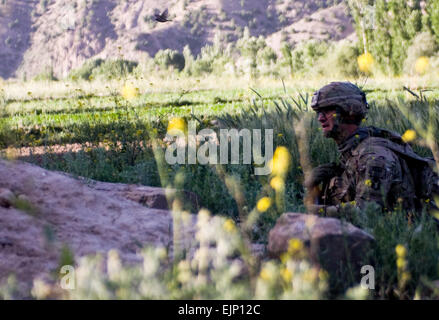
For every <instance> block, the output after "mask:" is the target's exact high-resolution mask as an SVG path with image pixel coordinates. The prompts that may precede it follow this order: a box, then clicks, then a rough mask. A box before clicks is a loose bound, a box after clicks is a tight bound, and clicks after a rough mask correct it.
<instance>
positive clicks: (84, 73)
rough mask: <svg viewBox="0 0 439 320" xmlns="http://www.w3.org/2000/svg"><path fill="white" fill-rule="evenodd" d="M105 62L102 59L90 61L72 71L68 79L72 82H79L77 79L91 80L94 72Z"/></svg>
mask: <svg viewBox="0 0 439 320" xmlns="http://www.w3.org/2000/svg"><path fill="white" fill-rule="evenodd" d="M104 61H105V60H103V59H100V58H99V59H95V60H88V61H86V62H84V64H83V65H82V66H81V67H80V68H78V69H74V70H71V71H70V73H69V76H68V78H69V79H72V80H77V79H84V80H89V79H90V76H91V75H92V73H93V70H94V69H96V68H97V67H99V66H100V65H101V64H102V63H103V62H104Z"/></svg>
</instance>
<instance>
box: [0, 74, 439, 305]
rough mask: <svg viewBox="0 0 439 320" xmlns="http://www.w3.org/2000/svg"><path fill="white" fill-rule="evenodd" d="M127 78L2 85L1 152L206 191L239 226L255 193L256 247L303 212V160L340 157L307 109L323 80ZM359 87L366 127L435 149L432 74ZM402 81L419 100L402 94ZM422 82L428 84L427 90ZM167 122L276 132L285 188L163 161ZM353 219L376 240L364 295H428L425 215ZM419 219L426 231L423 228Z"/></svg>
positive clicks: (235, 170)
mask: <svg viewBox="0 0 439 320" xmlns="http://www.w3.org/2000/svg"><path fill="white" fill-rule="evenodd" d="M125 81H126V82H125ZM125 81H124V80H120V81H113V82H109V83H101V82H71V81H60V82H30V83H19V82H17V83H13V82H6V83H3V85H2V90H1V92H2V96H0V103H1V105H0V107H1V109H0V112H1V114H0V116H1V120H0V148H1V152H2V156H3V157H7V158H10V159H11V158H18V159H22V160H25V161H29V162H31V163H35V164H38V165H40V166H43V167H45V168H48V169H50V170H59V171H65V172H68V173H71V174H73V175H77V176H82V177H86V178H90V179H95V180H100V181H108V182H123V183H138V184H143V185H151V186H163V187H176V188H182V189H185V190H190V191H193V192H195V193H197V194H198V195H199V196H200V197H201V201H202V205H203V207H205V208H206V209H208V210H209V211H210V212H211V213H212V214H213V215H218V216H224V217H225V218H230V219H232V221H234V222H243V220H245V219H246V218H247V217H248V215H250V214H251V213H252V212H254V208H255V206H256V204H257V202H258V200H259V199H261V198H262V197H269V198H272V199H275V201H274V202H273V205H272V206H271V207H270V208H268V210H267V211H266V212H264V214H262V215H260V216H259V217H258V219H256V221H255V223H254V226H253V229H252V232H251V235H250V236H251V239H252V241H253V242H256V243H263V244H266V242H267V234H268V231H269V230H270V228H271V227H272V226H273V225H274V223H275V221H276V219H277V218H278V217H279V216H280V215H281V214H282V212H286V211H294V212H305V207H304V203H303V197H304V193H305V190H304V188H303V186H302V182H303V175H304V172H303V166H304V163H303V159H307V157H308V158H309V159H310V163H307V164H305V165H309V166H310V168H311V167H315V166H317V165H319V164H322V163H327V162H330V161H336V159H337V151H336V145H335V144H334V142H332V140H328V139H325V138H324V137H323V136H322V134H321V132H320V128H319V125H318V123H317V121H316V119H315V116H314V115H313V112H312V111H311V110H310V108H309V100H310V96H311V94H312V92H313V91H314V90H316V89H318V88H319V87H320V86H322V85H324V84H325V83H327V82H328V80H325V79H321V80H313V81H306V80H300V79H297V80H289V81H286V82H282V81H281V80H276V79H257V80H245V79H226V78H225V79H221V78H220V79H215V78H204V79H203V78H200V79H193V78H182V79H178V78H176V77H173V78H172V77H171V78H168V79H128V80H125ZM364 82H365V83H364ZM125 83H128V84H129V86H130V87H131V88H134V89H135V90H134V91H135V94H133V97H129V98H128V99H127V98H124V97H123V96H122V95H121V90H122V88H123V86H124V85H125ZM358 83H359V84H360V85H361V84H363V89H364V90H365V91H366V92H367V98H368V101H369V103H370V106H371V109H370V113H369V116H368V118H367V120H366V122H365V125H374V126H377V127H382V128H387V129H390V130H393V131H396V132H398V133H399V134H403V133H404V132H405V131H406V130H408V129H415V130H417V131H418V138H417V139H416V140H415V141H413V147H414V149H415V151H417V152H418V153H419V154H421V155H423V156H432V155H433V154H432V152H431V146H432V141H433V144H434V143H436V142H437V141H438V139H439V131H438V128H439V118H438V117H437V114H438V111H439V110H438V109H439V87H435V86H434V85H433V84H434V82H433V79H391V80H386V79H382V80H378V79H369V80H367V81H366V80H365V79H364V80H361V81H358ZM215 84H220V85H219V86H216V85H215ZM404 86H408V87H410V88H411V90H412V92H413V93H415V94H417V95H418V96H419V97H418V98H417V97H416V96H414V95H413V94H412V93H409V92H408V91H407V90H404V89H403V87H404ZM425 89H427V90H428V91H422V90H425ZM421 95H422V97H421ZM173 118H182V119H184V120H185V121H189V120H195V121H197V124H198V130H200V129H202V128H212V129H214V130H218V129H219V128H238V129H241V128H248V129H273V130H274V148H276V147H279V146H285V147H287V149H288V150H289V152H290V154H291V163H290V164H289V170H288V173H287V176H286V179H285V189H284V191H283V192H282V193H281V194H278V193H277V192H275V190H273V188H271V187H270V184H269V182H270V181H269V177H267V176H255V175H254V173H253V172H254V166H253V165H224V166H209V165H200V164H197V165H172V166H171V165H168V164H166V162H164V161H163V153H164V150H165V148H166V146H167V145H166V142H165V141H164V138H165V135H166V132H167V129H168V124H169V121H170V119H173ZM302 120H303V122H301V121H302ZM299 123H302V125H304V126H303V127H302V129H301V130H305V131H306V137H307V140H306V141H305V145H306V146H307V148H306V150H301V152H299V148H298V132H297V128H298V125H299ZM419 128H420V129H422V128H429V131H425V132H422V130H418V129H419ZM428 137H433V139H430V140H428ZM426 141H430V144H428V143H426ZM301 153H302V154H301ZM303 153H305V154H303ZM301 161H302V162H301ZM206 186H209V188H206ZM219 199H221V201H219ZM350 220H351V222H354V223H355V224H356V225H359V226H360V227H362V228H364V229H366V230H367V231H369V232H370V233H371V234H373V235H374V237H375V238H376V240H377V244H376V247H375V248H374V252H373V256H374V258H375V260H376V261H377V265H378V266H379V267H378V268H377V273H378V276H379V277H380V281H382V283H384V285H382V286H381V287H380V289H379V291H378V290H377V292H375V295H374V296H372V297H370V298H377V299H380V298H395V297H396V298H401V299H406V298H413V297H414V295H415V294H424V291H425V290H424V289H425V288H427V287H428V284H429V281H431V280H435V279H437V277H438V276H439V275H438V257H439V248H438V236H437V233H436V232H435V231H434V227H433V224H432V221H431V219H429V217H428V216H423V217H422V218H420V219H419V221H415V222H413V223H411V224H408V223H407V220H406V219H405V215H404V214H403V213H401V212H399V213H398V212H396V213H389V214H388V215H380V214H378V213H377V212H375V211H373V210H368V211H367V212H364V215H362V216H361V217H355V218H354V219H350ZM420 225H423V228H422V229H421V230H422V231H420V232H419V229H417V227H419V226H420ZM416 230H418V231H416ZM398 244H403V245H404V246H405V248H407V251H408V255H407V261H408V265H409V269H408V271H407V272H409V273H410V280H408V281H407V283H404V285H403V286H402V285H401V282H400V274H399V273H398V272H399V271H398V269H397V268H396V256H395V247H396V246H397V245H398ZM166 276H167V277H169V274H167V275H166ZM164 277H165V275H164ZM166 279H168V278H166ZM163 281H165V278H164V280H163ZM166 281H167V280H166ZM273 285H274V284H273ZM277 285H279V284H276V286H277ZM247 289H248V288H247ZM247 289H246V290H247ZM203 290H207V291H206V292H205V293H203V292H204V291H200V292H196V294H193V295H191V293H187V292H186V293H184V294H183V293H181V295H179V294H176V293H173V294H174V296H172V295H171V296H164V297H168V298H172V297H176V298H181V297H187V298H194V297H210V295H211V294H213V293H212V292H210V291H209V290H210V289H209V286H208V287H207V289H206V288H205V289H203ZM212 290H213V289H212ZM246 290H244V291H242V292H243V293H242V295H239V294H238V295H237V296H236V297H235V298H239V297H241V298H242V297H244V298H251V297H254V296H253V294H252V293H251V290H250V289H248V290H247V291H246ZM279 290H280V291H279V292H282V290H281V289H279ZM316 290H317V289H316ZM423 290H424V291H423ZM238 291H239V290H238ZM176 292H178V290H177V291H176ZM239 292H241V291H239ZM275 292H277V293H275ZM279 292H278V291H276V290H274V291H273V294H272V295H268V296H267V297H266V298H276V297H280V296H281V294H280V293H279ZM419 292H421V293H419ZM203 294H204V295H203ZM307 294H309V296H303V297H305V298H306V297H315V298H318V297H325V296H324V295H323V294H322V295H321V293H320V291H318V290H317V291H312V290H311V291H310V293H307ZM128 297H129V296H128ZM293 297H299V298H300V297H302V296H300V295H298V296H294V295H293ZM423 297H424V298H428V297H429V296H428V295H427V296H423Z"/></svg>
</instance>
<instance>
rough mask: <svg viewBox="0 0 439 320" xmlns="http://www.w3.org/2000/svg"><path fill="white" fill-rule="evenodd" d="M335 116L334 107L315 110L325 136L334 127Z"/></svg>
mask: <svg viewBox="0 0 439 320" xmlns="http://www.w3.org/2000/svg"><path fill="white" fill-rule="evenodd" d="M335 116H336V112H335V109H322V110H320V111H319V112H317V120H318V121H319V122H320V125H321V126H322V131H323V134H324V135H325V136H326V135H327V134H328V133H329V132H330V131H331V130H332V128H334V122H335Z"/></svg>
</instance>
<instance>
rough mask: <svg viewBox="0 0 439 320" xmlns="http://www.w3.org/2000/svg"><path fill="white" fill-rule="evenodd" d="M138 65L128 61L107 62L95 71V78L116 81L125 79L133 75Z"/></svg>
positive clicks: (93, 75) (93, 73)
mask: <svg viewBox="0 0 439 320" xmlns="http://www.w3.org/2000/svg"><path fill="white" fill-rule="evenodd" d="M137 65H138V63H137V62H135V61H128V60H122V59H117V60H105V61H104V62H103V63H101V64H100V65H99V66H97V67H96V68H94V69H93V72H92V75H91V76H92V77H93V78H103V79H115V78H120V77H125V76H127V75H128V74H130V73H132V72H133V70H134V69H135V68H136V67H137Z"/></svg>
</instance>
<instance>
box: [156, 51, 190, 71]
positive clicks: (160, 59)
mask: <svg viewBox="0 0 439 320" xmlns="http://www.w3.org/2000/svg"><path fill="white" fill-rule="evenodd" d="M154 62H155V63H156V64H157V65H158V66H160V67H162V68H164V69H169V68H174V69H176V70H178V71H181V70H183V68H184V65H185V60H184V55H183V54H182V53H180V52H178V51H177V50H171V49H166V50H159V51H158V52H157V53H156V54H155V56H154Z"/></svg>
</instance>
